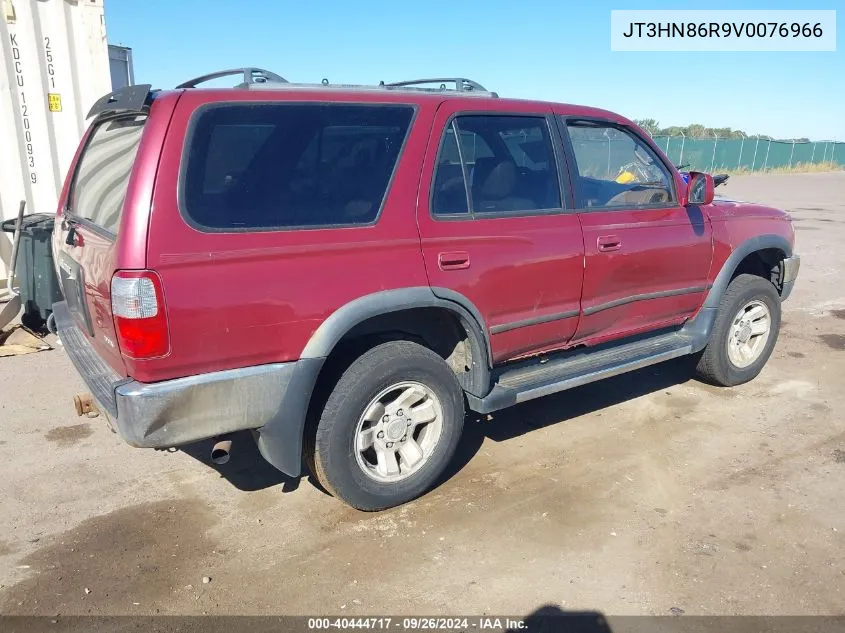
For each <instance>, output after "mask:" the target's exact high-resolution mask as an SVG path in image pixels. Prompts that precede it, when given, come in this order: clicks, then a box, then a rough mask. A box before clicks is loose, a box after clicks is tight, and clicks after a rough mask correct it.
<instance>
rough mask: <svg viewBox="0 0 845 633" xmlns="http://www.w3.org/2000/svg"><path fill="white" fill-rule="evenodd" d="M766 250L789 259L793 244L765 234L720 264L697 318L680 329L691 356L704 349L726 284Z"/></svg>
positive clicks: (741, 247)
mask: <svg viewBox="0 0 845 633" xmlns="http://www.w3.org/2000/svg"><path fill="white" fill-rule="evenodd" d="M768 248H776V249H778V250H780V251H782V252H783V253H784V255H785V256H786V257H791V256H792V244H790V243H789V240H787V239H786V238H785V237H783V236H782V235H777V234H774V233H766V234H764V235H757V236H755V237H752V238H749V239H747V240H745V241H744V242H742V243H740V244H739V245H738V246H737V247H736V248H734V249H733V251H732V252H731V254H730V255H729V256H728V258H727V259H726V260H725V263H724V264H722V268H721V270H719V274H718V275H716V279H715V280H714V281H713V285H712V286H711V287H710V292H708V293H707V298H706V299H705V300H704V304H703V305H702V306H701V309H700V310H699V311H698V314H697V315H696V316H695V318H694V319H692V320H691V321H688V322H687V323H686V324H685V325H684V328H683V331H684V332H686V333H687V334H689V335H690V336H691V337H692V340H693V347H692V351H693V352H699V351H701V350H702V349H704V348H705V347H706V346H707V342H708V341H709V340H710V333H711V332H712V331H713V325H714V324H715V322H716V314H717V311H718V309H719V303H720V302H721V301H722V297H723V296H724V294H725V291H726V290H727V289H728V284H729V283H730V282H731V279H732V278H733V275H734V273H735V272H736V269H737V268H738V267H739V264H740V262H742V260H743V259H745V258H746V257H747V256H748V255H750V254H751V253H754V252H756V251H761V250H765V249H768Z"/></svg>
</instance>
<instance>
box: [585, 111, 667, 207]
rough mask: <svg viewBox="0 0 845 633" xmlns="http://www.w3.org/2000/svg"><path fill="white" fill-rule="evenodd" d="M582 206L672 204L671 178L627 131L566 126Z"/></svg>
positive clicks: (587, 126) (641, 142)
mask: <svg viewBox="0 0 845 633" xmlns="http://www.w3.org/2000/svg"><path fill="white" fill-rule="evenodd" d="M568 130H569V137H570V139H571V140H572V149H573V151H574V152H575V162H576V163H577V166H578V175H579V177H580V183H579V184H580V191H581V206H583V207H591V208H592V207H624V208H632V207H642V206H653V205H667V204H670V203H671V202H672V200H673V199H674V195H673V193H672V185H671V178H670V176H669V172H668V171H667V170H666V167H665V166H664V165H663V163H661V162H660V160H659V159H658V158H657V156H656V155H655V154H654V152H653V151H652V150H651V148H650V147H649V146H648V145H646V144H645V143H644V142H643V141H641V140H640V139H638V138H637V137H636V136H635V135H633V134H631V133H630V132H628V131H627V130H624V129H621V128H617V127H613V126H609V125H607V126H604V125H592V124H578V123H569V124H568Z"/></svg>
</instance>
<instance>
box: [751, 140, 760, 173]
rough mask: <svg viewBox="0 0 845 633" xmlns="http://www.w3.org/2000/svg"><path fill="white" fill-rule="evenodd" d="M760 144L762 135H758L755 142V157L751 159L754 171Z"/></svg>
mask: <svg viewBox="0 0 845 633" xmlns="http://www.w3.org/2000/svg"><path fill="white" fill-rule="evenodd" d="M758 145H760V137H759V136H758V137H757V142H756V143H754V158H752V159H751V171H754V165H755V164H756V163H757V146H758Z"/></svg>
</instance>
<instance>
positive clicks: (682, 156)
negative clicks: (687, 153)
mask: <svg viewBox="0 0 845 633" xmlns="http://www.w3.org/2000/svg"><path fill="white" fill-rule="evenodd" d="M686 140H687V135H686V134H684V133H683V132H681V157H680V158H679V159H678V164H679V165H683V164H684V143H685V142H686Z"/></svg>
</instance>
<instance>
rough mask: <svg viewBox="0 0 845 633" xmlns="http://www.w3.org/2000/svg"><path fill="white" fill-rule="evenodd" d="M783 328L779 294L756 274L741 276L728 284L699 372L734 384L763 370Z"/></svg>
mask: <svg viewBox="0 0 845 633" xmlns="http://www.w3.org/2000/svg"><path fill="white" fill-rule="evenodd" d="M779 331H780V295H779V294H778V292H777V290H776V289H775V287H774V285H773V284H772V283H771V282H770V281H768V280H766V279H763V278H762V277H757V276H756V275H745V274H743V275H738V276H737V277H736V278H735V279H734V280H733V281H732V282H731V283H730V285H728V289H727V291H726V292H725V295H724V296H723V297H722V301H721V302H720V303H719V310H718V313H717V315H716V322H715V324H714V325H713V333H712V335H711V336H710V341H709V343H708V344H707V347H706V348H704V352H703V353H702V354H701V358H700V360H699V361H698V365H697V367H696V371H697V373H698V375H699V376H700V377H701V378H702V379H704V380H705V381H707V382H711V383H714V384H717V385H722V386H725V387H732V386H734V385H740V384H742V383H744V382H748V381H749V380H752V379H753V378H755V377H756V376H757V374H759V373H760V371H762V369H763V366H764V365H765V364H766V361H768V360H769V356H771V354H772V350H773V349H774V347H775V343H776V342H777V338H778V332H779Z"/></svg>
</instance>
